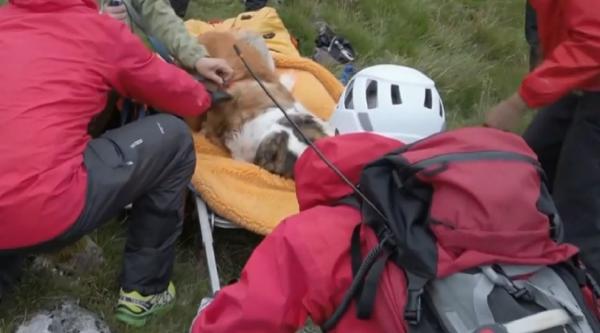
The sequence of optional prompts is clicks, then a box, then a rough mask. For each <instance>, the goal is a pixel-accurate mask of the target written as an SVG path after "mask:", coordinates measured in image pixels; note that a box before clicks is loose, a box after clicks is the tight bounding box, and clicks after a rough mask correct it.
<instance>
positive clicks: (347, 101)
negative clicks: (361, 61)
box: [344, 80, 354, 110]
mask: <svg viewBox="0 0 600 333" xmlns="http://www.w3.org/2000/svg"><path fill="white" fill-rule="evenodd" d="M353 94H354V80H352V81H351V82H350V83H349V84H348V89H346V97H345V98H344V106H345V107H346V109H348V110H352V109H354V98H353V97H354V96H353Z"/></svg>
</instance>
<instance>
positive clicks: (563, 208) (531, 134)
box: [524, 92, 600, 281]
mask: <svg viewBox="0 0 600 333" xmlns="http://www.w3.org/2000/svg"><path fill="white" fill-rule="evenodd" d="M524 138H525V140H526V141H527V143H528V144H529V145H530V146H531V148H532V149H533V150H534V151H535V152H536V153H537V154H538V157H539V159H540V162H541V164H542V166H543V168H544V170H545V171H546V173H547V176H548V179H549V181H550V184H549V185H550V187H551V191H552V195H553V197H554V200H555V202H556V206H557V208H558V211H559V214H560V215H561V217H562V220H563V224H564V231H565V241H567V242H569V243H572V244H574V245H577V246H578V247H579V248H580V249H581V258H582V259H583V261H584V262H585V263H586V265H587V266H588V267H589V268H590V270H591V272H592V274H593V276H594V278H596V279H597V280H598V281H600V93H598V92H594V93H583V94H582V95H581V96H576V95H569V96H566V97H564V98H563V99H561V100H560V101H558V102H557V103H555V104H554V105H552V106H549V107H547V108H545V109H542V110H540V111H539V113H538V114H537V116H536V117H535V118H534V120H533V122H532V123H531V125H530V126H529V128H528V129H527V130H526V132H525V133H524Z"/></svg>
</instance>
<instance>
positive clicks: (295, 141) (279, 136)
mask: <svg viewBox="0 0 600 333" xmlns="http://www.w3.org/2000/svg"><path fill="white" fill-rule="evenodd" d="M298 107H300V106H298ZM290 113H291V112H290ZM289 117H290V119H291V121H293V122H294V124H296V126H297V127H298V129H299V130H300V131H301V132H302V134H304V136H303V135H302V134H301V133H300V131H298V129H296V128H295V127H294V126H293V125H292V124H291V123H290V121H289V120H288V119H287V118H285V117H284V116H283V115H282V117H281V118H280V119H279V120H278V121H277V124H276V126H274V127H273V131H272V133H270V134H268V135H267V136H266V137H264V138H263V140H262V141H261V143H260V145H259V146H258V149H257V151H256V156H255V159H254V163H255V164H257V165H258V166H261V167H262V168H264V169H266V170H268V171H270V172H272V173H275V174H278V175H280V176H282V177H285V178H294V166H295V164H296V161H297V160H298V158H299V157H300V155H302V153H303V152H304V151H305V150H306V149H307V148H308V142H307V141H306V140H305V137H306V139H308V140H310V141H311V142H315V141H317V140H319V139H321V138H324V137H327V136H331V135H332V134H333V133H332V132H331V131H330V129H329V128H328V126H327V125H326V124H325V123H324V122H323V121H321V120H319V119H318V118H316V117H315V116H313V115H312V114H309V113H304V112H293V113H291V114H290V115H289Z"/></svg>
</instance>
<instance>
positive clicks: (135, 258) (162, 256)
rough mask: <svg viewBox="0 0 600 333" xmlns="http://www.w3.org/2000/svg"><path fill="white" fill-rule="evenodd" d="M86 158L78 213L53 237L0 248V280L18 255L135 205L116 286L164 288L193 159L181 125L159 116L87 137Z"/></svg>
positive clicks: (64, 239) (69, 238) (50, 246)
mask: <svg viewBox="0 0 600 333" xmlns="http://www.w3.org/2000/svg"><path fill="white" fill-rule="evenodd" d="M84 163H85V166H86V168H87V170H88V191H87V197H86V204H85V208H84V210H83V212H82V214H81V216H80V217H79V219H78V220H77V221H76V222H75V224H74V225H73V227H71V228H70V230H68V231H67V232H66V233H65V234H63V235H61V236H60V237H58V238H57V239H54V240H51V241H49V242H47V243H45V244H41V245H39V246H36V247H34V248H28V249H16V250H14V251H11V252H0V285H2V284H3V282H4V284H5V285H6V284H8V283H10V282H13V281H12V280H14V273H15V272H16V270H17V268H16V266H18V263H19V260H20V259H21V258H22V256H23V255H25V254H27V253H32V252H44V251H51V250H55V249H59V248H61V247H64V246H66V245H68V244H71V243H73V242H75V241H77V240H78V239H80V238H81V237H83V236H85V235H86V234H88V233H90V232H91V231H93V230H95V229H96V228H98V227H100V226H101V225H103V224H104V223H106V222H108V221H109V220H110V219H111V218H113V217H115V216H117V215H118V214H119V212H120V211H121V210H122V209H123V207H125V206H126V205H127V204H129V203H133V208H132V214H131V216H132V218H131V221H130V224H129V226H128V232H127V242H126V246H125V254H124V258H123V270H122V275H121V286H122V287H123V289H125V290H126V291H130V290H136V291H138V292H140V293H142V294H154V293H158V292H161V291H164V290H165V289H166V288H167V286H168V283H169V281H170V278H171V274H172V269H173V263H174V260H175V245H176V240H177V238H178V237H179V235H180V233H181V229H182V225H183V204H184V195H185V191H186V186H187V184H188V183H189V181H190V179H191V177H192V174H193V172H194V169H195V164H196V155H195V153H194V145H193V141H192V137H191V134H190V131H189V129H188V127H187V125H186V124H185V123H184V122H183V121H182V120H180V119H178V118H176V117H174V116H171V115H166V114H160V115H154V116H149V117H146V118H144V119H141V120H138V121H135V122H133V123H131V124H129V125H126V126H123V127H121V128H118V129H114V130H110V131H108V132H106V133H105V134H103V135H102V136H100V137H99V138H97V139H94V140H92V141H90V143H89V145H88V147H87V149H86V150H85V153H84ZM1 288H2V287H0V289H1Z"/></svg>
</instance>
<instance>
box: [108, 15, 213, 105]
mask: <svg viewBox="0 0 600 333" xmlns="http://www.w3.org/2000/svg"><path fill="white" fill-rule="evenodd" d="M116 31H117V33H116V36H115V37H114V38H115V48H116V49H115V50H109V59H110V61H112V62H113V64H112V65H113V66H114V67H113V69H114V70H113V72H114V74H113V76H112V77H111V80H110V81H111V84H112V86H113V87H115V89H116V90H117V91H118V92H119V93H121V94H122V95H124V96H128V97H131V98H134V99H136V100H138V101H140V102H143V103H145V104H149V105H151V106H153V107H155V108H157V109H160V110H164V111H165V112H170V113H174V114H176V115H179V116H182V117H186V116H196V115H200V114H201V113H203V112H205V111H206V110H208V109H209V108H210V105H211V98H210V95H209V94H208V93H207V91H206V89H205V87H204V86H203V85H202V84H200V83H199V82H197V81H196V80H195V79H194V78H193V77H192V76H191V75H190V74H188V73H187V72H185V71H184V70H182V69H180V68H178V67H176V66H174V65H171V64H169V63H167V62H165V61H163V60H162V59H161V58H159V57H157V56H156V55H154V54H153V53H152V52H150V50H148V49H147V48H146V47H145V46H144V44H143V43H142V42H141V40H140V39H139V38H138V37H137V36H135V35H133V34H132V33H131V32H129V31H128V30H127V28H126V26H125V25H121V27H120V29H119V30H116Z"/></svg>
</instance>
